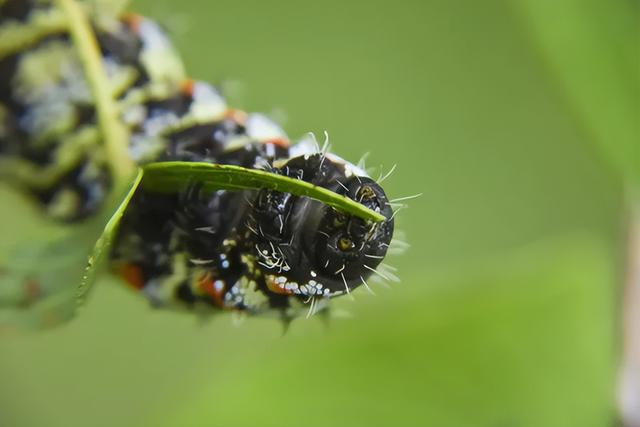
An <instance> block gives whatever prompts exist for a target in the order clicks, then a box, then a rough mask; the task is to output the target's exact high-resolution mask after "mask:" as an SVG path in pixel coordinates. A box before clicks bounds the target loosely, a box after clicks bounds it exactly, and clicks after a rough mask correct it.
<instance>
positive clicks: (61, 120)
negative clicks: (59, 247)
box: [0, 0, 394, 319]
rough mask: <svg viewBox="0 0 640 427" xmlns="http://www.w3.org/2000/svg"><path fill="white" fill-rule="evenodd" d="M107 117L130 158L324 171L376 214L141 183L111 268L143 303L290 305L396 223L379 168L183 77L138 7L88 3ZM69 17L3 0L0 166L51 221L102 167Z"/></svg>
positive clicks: (95, 186) (84, 213) (281, 310)
mask: <svg viewBox="0 0 640 427" xmlns="http://www.w3.org/2000/svg"><path fill="white" fill-rule="evenodd" d="M91 24H92V26H93V30H94V32H95V36H96V39H97V41H98V45H99V48H100V53H101V56H102V62H103V66H104V68H105V70H106V72H107V76H108V81H109V87H110V90H111V92H112V95H113V98H114V99H115V100H116V101H117V107H118V112H119V117H120V119H121V121H122V122H123V123H124V124H125V125H126V126H127V128H128V129H129V131H130V140H129V144H128V146H129V155H130V156H131V158H132V159H133V160H134V161H135V162H136V163H138V164H139V165H144V164H148V163H151V162H162V161H171V160H181V161H197V162H208V163H215V164H228V165H238V166H242V167H246V168H260V169H265V170H267V171H269V172H272V173H277V174H281V175H284V176H288V177H292V178H295V179H298V180H303V181H306V182H309V183H312V184H314V185H316V186H320V187H324V188H326V189H329V190H331V191H334V192H336V193H338V194H342V195H345V196H347V197H349V198H351V199H352V200H355V201H357V202H359V203H362V204H363V205H365V206H366V207H368V208H370V209H372V210H374V211H377V212H379V213H381V214H382V215H384V217H385V218H386V220H385V221H382V222H379V223H376V222H371V221H367V220H364V219H361V218H357V217H354V216H351V215H347V214H345V213H342V212H339V211H337V210H335V209H334V208H331V207H329V206H326V205H324V204H322V203H320V202H318V201H314V200H311V199H309V198H306V197H299V196H294V195H292V194H289V193H283V192H278V191H275V190H269V189H266V188H265V189H261V190H255V191H253V190H252V191H249V190H246V191H228V190H219V191H215V192H213V193H211V192H205V191H204V190H203V186H202V183H199V182H195V181H194V182H193V183H192V184H191V185H190V186H189V187H188V188H187V189H186V190H184V191H181V192H177V193H175V194H159V193H153V192H150V191H145V190H138V191H137V193H136V194H135V196H134V197H133V199H132V201H131V203H130V205H129V207H128V208H127V211H126V213H125V216H124V218H123V219H122V222H121V225H120V228H119V232H118V236H117V239H116V242H115V244H114V246H113V248H112V251H111V265H112V269H113V270H114V271H115V272H116V273H117V274H118V275H119V276H120V277H122V278H123V279H124V281H125V282H126V283H128V284H129V285H130V286H131V287H133V288H135V289H136V290H138V291H139V292H141V293H142V294H143V295H144V296H145V297H146V298H147V299H148V300H149V301H150V303H151V304H152V305H153V306H155V307H166V308H176V309H187V310H191V311H198V312H206V313H215V312H219V311H239V312H243V313H248V314H276V315H278V316H280V317H282V318H284V319H291V318H293V317H296V316H298V315H300V314H302V313H304V312H307V313H308V314H314V313H316V312H319V311H321V310H324V309H326V308H327V306H328V305H327V304H328V301H329V300H330V299H331V298H333V297H336V296H340V295H344V294H349V293H350V292H351V291H353V290H354V289H356V288H357V287H359V286H362V285H364V286H367V279H368V278H369V277H370V276H371V275H372V274H381V273H380V272H379V271H378V270H377V269H376V268H377V267H378V266H379V265H380V263H381V262H382V260H383V259H384V257H385V256H386V254H387V250H388V248H389V244H390V243H391V240H392V237H393V231H394V218H393V216H394V214H393V210H392V208H391V203H390V202H389V200H388V199H387V196H386V195H385V192H384V190H383V189H382V188H381V186H380V185H379V183H377V182H376V181H375V180H373V179H372V178H371V177H369V176H368V175H367V173H366V172H365V171H364V170H363V168H361V167H359V166H357V165H354V164H352V163H350V162H348V161H346V160H344V159H342V158H340V157H338V156H337V155H335V154H333V153H329V152H328V151H327V149H326V147H324V148H320V147H318V144H317V143H316V142H315V141H314V140H312V139H310V138H308V137H307V138H304V139H302V140H300V141H298V142H297V143H291V142H290V140H289V138H288V137H287V135H286V134H285V132H284V131H283V130H282V129H281V128H280V127H279V126H278V125H277V124H276V123H274V122H273V121H272V120H270V119H269V118H267V117H266V116H264V115H261V114H258V113H246V112H244V111H240V110H237V109H234V108H231V107H229V106H228V105H227V103H226V101H225V99H224V97H223V96H222V94H221V93H220V91H219V90H217V89H216V88H215V87H214V86H213V85H210V84H208V83H205V82H201V81H197V80H193V79H190V78H189V77H188V75H187V74H186V73H185V70H184V66H183V64H182V61H181V59H180V57H179V55H178V54H177V52H176V51H175V49H174V47H173V45H172V44H171V42H170V41H169V38H168V37H167V36H166V34H165V33H164V31H163V30H162V29H161V27H160V26H158V25H157V24H156V23H155V22H153V21H152V20H150V19H148V18H145V17H142V16H139V15H135V14H128V13H122V14H94V15H92V19H91ZM100 142H101V135H100V132H99V130H98V127H97V124H96V109H95V106H94V101H93V95H92V93H91V91H90V90H89V87H88V84H87V78H86V76H85V75H84V72H83V69H82V67H81V65H80V60H79V58H78V54H77V52H76V49H75V47H74V45H73V43H72V41H71V39H70V36H69V32H68V29H67V24H66V18H65V16H64V14H63V13H62V11H61V10H60V9H59V8H58V7H57V6H56V4H55V2H51V1H49V0H0V178H1V179H3V180H6V181H8V182H10V183H11V184H12V185H14V186H15V187H16V188H19V189H20V191H22V192H23V193H24V194H27V195H28V196H29V197H30V198H32V199H33V200H34V201H35V202H36V203H37V204H38V205H39V206H40V209H41V211H42V212H43V214H44V215H46V216H47V217H49V218H50V219H51V220H52V221H58V222H60V223H66V224H76V223H81V222H83V221H86V220H87V218H91V217H92V216H93V215H95V214H96V212H97V211H98V210H99V209H100V207H102V206H103V204H104V203H105V199H106V195H107V194H108V193H109V191H110V190H111V187H112V185H113V184H112V177H111V176H110V172H109V169H108V168H107V167H106V164H105V155H104V152H103V150H102V149H101V146H100Z"/></svg>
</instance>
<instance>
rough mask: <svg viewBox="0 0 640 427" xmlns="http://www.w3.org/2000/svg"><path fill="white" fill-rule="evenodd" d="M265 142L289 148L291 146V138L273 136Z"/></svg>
mask: <svg viewBox="0 0 640 427" xmlns="http://www.w3.org/2000/svg"><path fill="white" fill-rule="evenodd" d="M264 143H265V144H273V145H275V146H277V147H281V148H287V147H289V140H288V139H286V138H273V139H268V140H266V141H265V142H264Z"/></svg>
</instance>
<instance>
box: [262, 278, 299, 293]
mask: <svg viewBox="0 0 640 427" xmlns="http://www.w3.org/2000/svg"><path fill="white" fill-rule="evenodd" d="M265 282H266V283H267V288H268V289H269V290H270V291H271V292H273V293H274V294H279V295H291V294H293V291H291V290H289V289H285V288H284V283H282V284H281V283H278V282H276V276H271V275H268V276H267V277H265Z"/></svg>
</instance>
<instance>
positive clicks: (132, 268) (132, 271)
mask: <svg viewBox="0 0 640 427" xmlns="http://www.w3.org/2000/svg"><path fill="white" fill-rule="evenodd" d="M117 273H118V276H120V277H121V278H122V279H123V280H124V281H125V282H127V283H128V284H129V285H131V287H132V288H134V289H135V290H140V289H142V288H143V287H144V275H143V274H142V269H141V268H140V267H139V266H137V265H135V264H131V263H127V264H122V265H120V266H119V267H118V268H117Z"/></svg>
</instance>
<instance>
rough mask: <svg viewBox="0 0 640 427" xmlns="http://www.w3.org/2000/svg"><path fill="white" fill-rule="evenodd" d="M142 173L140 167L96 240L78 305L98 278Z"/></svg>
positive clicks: (78, 292)
mask: <svg viewBox="0 0 640 427" xmlns="http://www.w3.org/2000/svg"><path fill="white" fill-rule="evenodd" d="M142 175H143V172H142V169H138V173H137V175H136V177H135V179H134V180H133V183H132V184H131V186H130V187H129V189H128V190H127V192H126V195H125V197H124V198H123V199H122V201H121V202H120V204H119V205H118V208H117V209H116V210H115V212H114V213H113V215H112V216H111V218H110V219H109V221H108V222H107V224H106V225H105V226H104V230H103V231H102V234H101V235H100V237H99V238H98V240H97V241H96V243H95V246H94V247H93V250H92V251H91V254H90V255H89V260H88V262H87V265H86V267H85V270H84V275H83V276H82V280H81V282H80V285H79V286H78V288H77V292H76V302H77V304H78V305H80V304H82V303H83V302H84V299H85V297H86V295H87V292H88V291H89V289H90V288H91V287H92V285H93V284H94V282H95V280H96V276H97V272H98V270H99V268H100V266H101V265H102V261H103V257H104V256H105V254H107V253H108V252H109V251H108V249H109V247H110V246H111V243H112V242H113V238H114V236H115V233H116V231H117V230H118V225H119V224H120V220H121V219H122V216H123V215H124V213H125V211H126V209H127V206H129V202H130V201H131V199H132V198H133V195H134V194H135V192H136V189H137V188H138V186H139V185H140V181H141V180H142ZM114 194H121V192H118V191H116V192H114ZM109 206H111V204H109Z"/></svg>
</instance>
